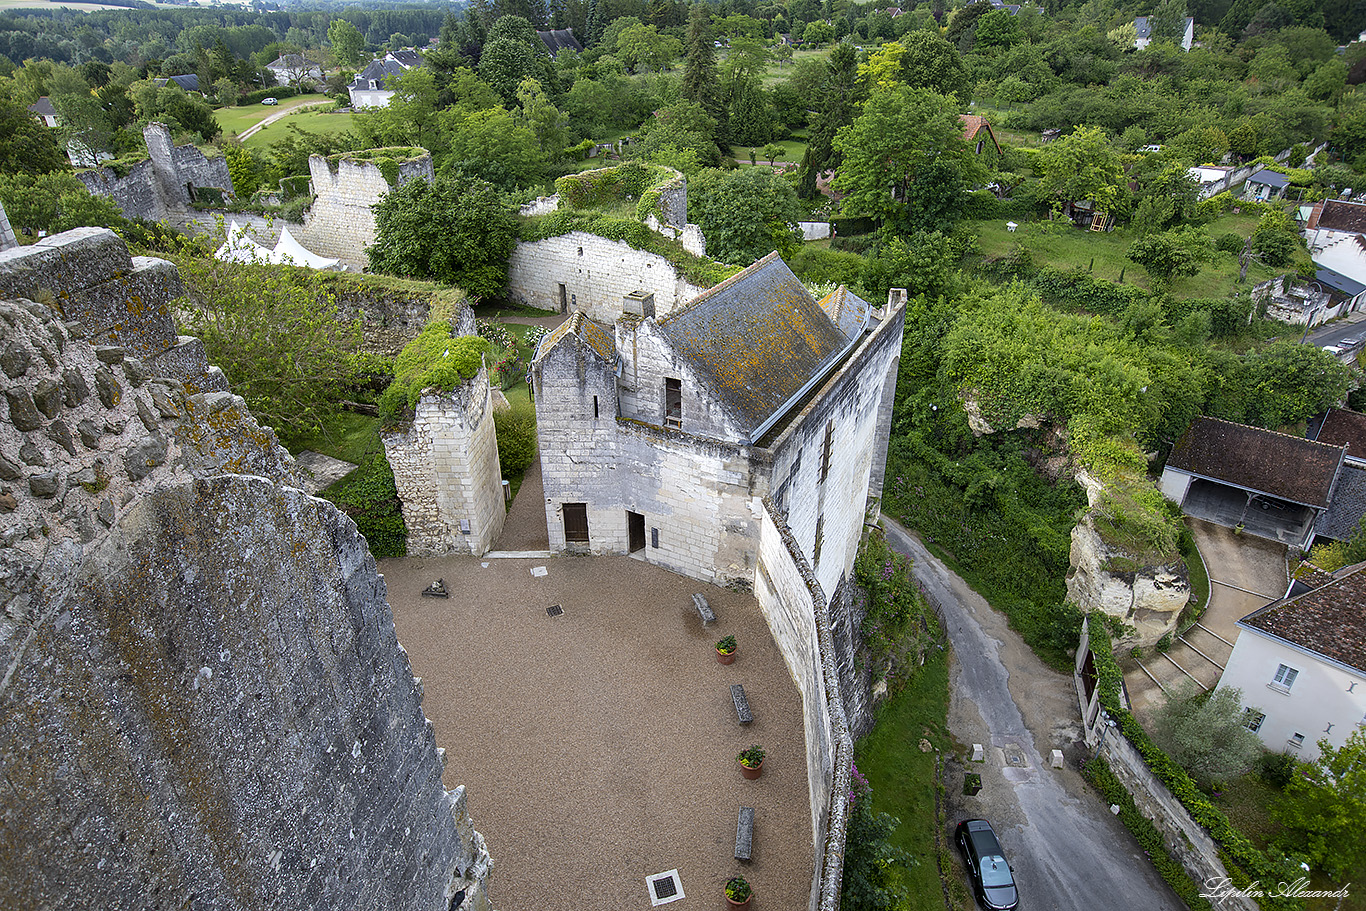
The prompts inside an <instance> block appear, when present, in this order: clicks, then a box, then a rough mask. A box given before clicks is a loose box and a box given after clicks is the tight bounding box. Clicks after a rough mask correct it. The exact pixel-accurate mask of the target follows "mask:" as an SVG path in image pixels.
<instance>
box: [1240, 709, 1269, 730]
mask: <svg viewBox="0 0 1366 911" xmlns="http://www.w3.org/2000/svg"><path fill="white" fill-rule="evenodd" d="M1265 720H1266V715H1265V714H1264V713H1262V712H1259V711H1257V710H1256V709H1247V710H1246V711H1244V712H1243V727H1245V728H1247V729H1248V730H1249V731H1251V732H1252V733H1254V734H1255V733H1257V732H1258V731H1260V730H1261V729H1262V722H1263V721H1265Z"/></svg>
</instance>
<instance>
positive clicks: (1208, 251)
mask: <svg viewBox="0 0 1366 911" xmlns="http://www.w3.org/2000/svg"><path fill="white" fill-rule="evenodd" d="M1213 253H1214V245H1213V243H1212V242H1211V241H1210V238H1209V234H1208V233H1206V232H1205V231H1204V229H1202V228H1183V229H1180V230H1175V231H1167V232H1165V233H1162V234H1151V235H1149V236H1147V237H1142V238H1139V239H1138V240H1136V241H1134V242H1133V244H1132V245H1131V246H1130V247H1129V254H1128V257H1129V259H1130V260H1132V261H1133V262H1136V263H1138V264H1139V265H1140V266H1142V267H1143V268H1144V269H1146V270H1147V271H1148V274H1149V275H1151V276H1152V277H1153V278H1154V279H1155V280H1156V281H1157V282H1158V284H1159V285H1160V286H1162V287H1164V288H1165V287H1167V286H1168V285H1170V284H1171V283H1172V282H1173V281H1175V280H1176V279H1177V278H1181V277H1184V276H1190V275H1194V274H1196V273H1197V272H1199V271H1200V266H1201V265H1202V264H1203V263H1206V262H1208V261H1209V259H1210V257H1211V256H1212V255H1213Z"/></svg>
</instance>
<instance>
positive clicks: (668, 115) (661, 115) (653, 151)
mask: <svg viewBox="0 0 1366 911" xmlns="http://www.w3.org/2000/svg"><path fill="white" fill-rule="evenodd" d="M715 136H716V121H715V120H713V119H712V118H711V117H710V116H708V114H707V112H706V111H705V110H703V108H702V105H700V104H697V103H696V102H692V101H675V102H674V103H673V104H670V105H667V106H665V107H662V108H660V109H659V110H657V111H655V113H654V117H653V118H651V119H650V120H648V121H646V122H645V123H644V124H643V125H642V126H641V141H640V142H639V143H637V144H636V146H635V148H636V149H637V150H638V151H639V153H640V155H641V156H642V157H645V158H653V157H655V156H657V155H658V154H659V153H660V152H664V151H666V150H672V151H674V152H683V151H687V150H692V151H693V152H695V153H697V158H698V160H699V161H701V162H702V163H704V164H707V165H713V166H714V165H717V164H720V163H721V151H720V149H718V148H717V147H716V139H715Z"/></svg>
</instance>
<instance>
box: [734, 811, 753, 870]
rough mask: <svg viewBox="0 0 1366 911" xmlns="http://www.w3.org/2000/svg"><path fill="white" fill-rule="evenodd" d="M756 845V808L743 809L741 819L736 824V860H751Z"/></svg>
mask: <svg viewBox="0 0 1366 911" xmlns="http://www.w3.org/2000/svg"><path fill="white" fill-rule="evenodd" d="M753 844H754V808H753V807H741V808H740V819H739V820H738V821H737V822H736V823H735V859H736V860H749V855H750V849H751V847H752V845H753Z"/></svg>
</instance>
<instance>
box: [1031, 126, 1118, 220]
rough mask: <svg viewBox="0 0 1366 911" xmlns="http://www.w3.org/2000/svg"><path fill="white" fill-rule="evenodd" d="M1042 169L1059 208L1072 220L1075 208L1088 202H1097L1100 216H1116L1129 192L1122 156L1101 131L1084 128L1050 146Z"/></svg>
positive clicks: (1041, 162) (1043, 154)
mask: <svg viewBox="0 0 1366 911" xmlns="http://www.w3.org/2000/svg"><path fill="white" fill-rule="evenodd" d="M1038 169H1039V171H1040V172H1041V177H1042V179H1043V186H1044V189H1045V191H1046V192H1047V193H1048V195H1049V196H1052V197H1053V200H1054V206H1055V208H1057V209H1061V211H1062V213H1063V214H1064V215H1065V216H1068V217H1070V216H1071V213H1072V204H1073V203H1074V202H1079V201H1081V200H1084V199H1090V200H1094V201H1095V204H1096V211H1098V212H1114V211H1115V210H1116V209H1117V208H1118V207H1119V205H1120V202H1121V201H1122V200H1123V199H1124V197H1125V195H1126V193H1127V189H1128V178H1127V177H1126V176H1125V174H1124V165H1123V164H1122V163H1121V162H1120V160H1119V154H1118V153H1117V152H1116V151H1115V150H1114V148H1113V147H1111V145H1110V141H1109V140H1108V139H1107V138H1106V137H1105V131H1104V130H1102V129H1100V128H1099V127H1080V128H1078V129H1076V130H1073V131H1072V133H1070V134H1069V135H1067V136H1065V137H1064V138H1062V139H1059V140H1057V141H1056V142H1052V143H1049V144H1048V145H1047V146H1045V147H1044V149H1043V151H1042V152H1040V153H1039V158H1038Z"/></svg>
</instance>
